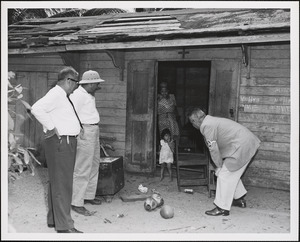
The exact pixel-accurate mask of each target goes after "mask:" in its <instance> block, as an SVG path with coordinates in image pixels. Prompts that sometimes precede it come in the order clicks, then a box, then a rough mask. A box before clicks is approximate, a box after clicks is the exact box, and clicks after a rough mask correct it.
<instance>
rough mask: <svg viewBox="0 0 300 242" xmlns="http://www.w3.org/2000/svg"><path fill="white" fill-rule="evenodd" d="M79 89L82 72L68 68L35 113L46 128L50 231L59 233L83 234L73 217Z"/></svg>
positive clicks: (38, 102)
mask: <svg viewBox="0 0 300 242" xmlns="http://www.w3.org/2000/svg"><path fill="white" fill-rule="evenodd" d="M77 87H78V72H77V71H76V70H74V69H73V68H72V67H65V68H64V69H62V70H61V71H60V72H59V74H58V81H57V83H56V86H55V87H53V88H52V89H50V90H49V91H48V93H47V94H46V95H45V96H44V97H42V98H41V99H39V100H38V101H37V102H36V103H35V104H34V105H33V106H32V110H31V113H32V114H33V115H34V116H35V117H36V119H37V120H38V121H39V122H40V123H41V124H42V125H43V131H44V133H45V156H46V161H47V166H48V174H49V188H48V214H47V223H48V227H50V228H55V230H56V231H57V232H58V233H82V232H81V231H79V230H77V229H76V228H75V227H74V221H73V219H72V217H71V200H72V187H73V171H74V165H75V156H76V148H77V135H78V134H79V132H80V122H79V120H78V118H77V116H76V113H75V111H74V109H73V106H72V104H71V102H70V100H69V98H68V96H69V95H70V94H71V93H72V92H73V91H74V90H75V89H76V88H77Z"/></svg>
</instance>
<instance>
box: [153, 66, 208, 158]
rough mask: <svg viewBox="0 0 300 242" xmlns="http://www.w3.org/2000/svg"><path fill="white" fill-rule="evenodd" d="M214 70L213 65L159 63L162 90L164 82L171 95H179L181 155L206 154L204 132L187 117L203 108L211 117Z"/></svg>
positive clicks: (179, 149)
mask: <svg viewBox="0 0 300 242" xmlns="http://www.w3.org/2000/svg"><path fill="white" fill-rule="evenodd" d="M210 69H211V62H210V61H163V62H159V63H158V87H159V84H160V83H161V82H167V83H168V87H169V93H172V94H174V95H175V99H176V103H177V110H178V114H179V117H178V119H177V120H178V124H179V129H180V141H179V146H178V152H179V153H180V152H182V153H204V147H205V143H204V141H203V137H202V135H201V134H200V131H199V130H196V129H195V128H194V127H193V126H192V125H191V123H190V122H189V120H188V118H187V116H186V115H187V113H188V111H189V110H190V109H192V108H194V107H200V108H201V109H203V111H204V112H205V113H207V110H208V103H209V102H208V101H209V83H210V81H209V80H210ZM158 91H159V90H158ZM156 130H157V135H156V139H157V142H156V144H158V145H159V138H160V135H159V131H158V127H157V128H156ZM157 148H158V147H157Z"/></svg>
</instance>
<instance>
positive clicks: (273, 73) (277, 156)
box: [238, 45, 298, 190]
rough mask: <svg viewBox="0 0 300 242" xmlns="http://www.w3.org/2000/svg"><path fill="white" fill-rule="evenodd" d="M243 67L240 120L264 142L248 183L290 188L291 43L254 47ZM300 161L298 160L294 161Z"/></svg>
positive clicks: (247, 175)
mask: <svg viewBox="0 0 300 242" xmlns="http://www.w3.org/2000/svg"><path fill="white" fill-rule="evenodd" d="M250 52H251V54H250V55H251V63H250V66H251V68H250V78H249V79H247V78H246V76H247V68H245V67H244V68H243V69H242V74H241V83H240V107H241V108H240V112H239V117H238V121H239V123H241V124H243V125H245V126H246V127H248V128H249V129H250V130H252V131H253V132H254V133H255V134H256V135H257V136H258V137H259V139H260V140H261V141H262V143H261V146H260V149H259V151H258V153H257V155H256V157H255V160H254V161H253V162H252V163H251V165H250V166H249V168H248V170H247V172H246V173H245V175H244V182H245V183H246V184H251V185H254V186H260V187H271V188H277V189H283V190H289V189H290V111H291V110H290V45H270V46H252V47H251V50H250ZM293 162H298V161H293Z"/></svg>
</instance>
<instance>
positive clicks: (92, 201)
mask: <svg viewBox="0 0 300 242" xmlns="http://www.w3.org/2000/svg"><path fill="white" fill-rule="evenodd" d="M86 203H90V204H92V205H101V203H102V202H101V200H99V199H92V200H87V199H85V200H84V204H86Z"/></svg>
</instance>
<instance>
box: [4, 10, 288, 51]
mask: <svg viewBox="0 0 300 242" xmlns="http://www.w3.org/2000/svg"><path fill="white" fill-rule="evenodd" d="M289 31H290V10H289V9H188V10H177V11H162V12H151V13H117V14H111V15H101V16H89V17H67V18H45V19H29V20H24V21H21V22H18V23H16V24H13V25H10V26H8V47H9V48H30V47H41V46H63V45H76V44H89V43H116V42H128V41H130V42H134V41H149V40H157V39H159V40H170V39H177V38H181V39H182V38H202V37H208V36H223V37H228V36H238V35H256V34H259V33H289Z"/></svg>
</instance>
